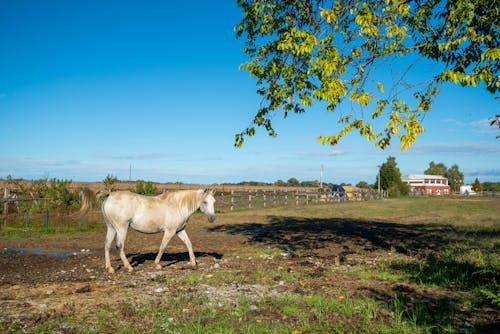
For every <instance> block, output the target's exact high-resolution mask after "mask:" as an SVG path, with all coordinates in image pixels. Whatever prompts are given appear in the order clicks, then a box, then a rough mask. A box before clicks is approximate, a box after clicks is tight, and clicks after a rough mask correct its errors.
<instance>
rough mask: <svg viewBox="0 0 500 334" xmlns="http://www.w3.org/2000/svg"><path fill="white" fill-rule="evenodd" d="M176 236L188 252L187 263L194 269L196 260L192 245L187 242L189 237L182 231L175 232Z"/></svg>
mask: <svg viewBox="0 0 500 334" xmlns="http://www.w3.org/2000/svg"><path fill="white" fill-rule="evenodd" d="M177 236H178V237H179V239H181V240H182V241H183V242H184V244H185V245H186V247H187V249H188V252H189V262H190V263H191V265H192V266H193V267H195V266H196V258H195V257H194V252H193V245H192V244H191V240H189V237H188V235H187V233H186V230H182V231H179V232H177Z"/></svg>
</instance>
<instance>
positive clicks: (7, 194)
mask: <svg viewBox="0 0 500 334" xmlns="http://www.w3.org/2000/svg"><path fill="white" fill-rule="evenodd" d="M9 197H10V190H9V189H7V188H5V189H4V191H3V199H4V202H3V214H4V215H5V216H7V214H8V213H9V201H8V199H9Z"/></svg>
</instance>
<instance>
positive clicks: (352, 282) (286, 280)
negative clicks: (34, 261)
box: [0, 197, 500, 334]
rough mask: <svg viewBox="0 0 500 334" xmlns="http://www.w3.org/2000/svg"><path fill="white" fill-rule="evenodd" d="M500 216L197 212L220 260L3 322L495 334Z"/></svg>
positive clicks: (381, 207) (443, 205)
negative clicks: (28, 319) (212, 219)
mask: <svg viewBox="0 0 500 334" xmlns="http://www.w3.org/2000/svg"><path fill="white" fill-rule="evenodd" d="M499 217H500V200H499V199H495V198H451V197H439V198H428V197H420V198H402V199H388V200H378V201H369V202H344V203H332V204H331V205H330V204H322V205H307V206H305V205H304V206H298V207H296V206H289V207H276V208H253V209H248V210H241V211H237V212H226V213H222V214H220V215H219V217H218V220H217V222H216V224H215V225H209V224H208V223H205V222H204V217H202V216H201V215H198V214H197V215H195V217H193V221H192V223H190V224H191V226H192V227H190V228H191V230H189V229H188V233H190V235H193V237H192V238H191V239H192V241H193V244H194V245H197V246H198V247H197V248H198V251H201V250H202V249H203V247H204V244H203V243H204V242H205V245H206V246H205V247H206V249H204V250H203V251H204V252H206V253H209V252H211V253H213V254H219V256H218V257H217V258H216V259H215V262H214V261H213V260H210V261H211V262H209V260H208V258H206V257H199V260H200V261H201V264H200V266H199V268H198V270H183V269H179V268H177V267H176V265H172V266H170V267H168V268H166V270H165V271H164V272H163V273H161V274H157V275H154V277H153V278H151V277H150V276H148V278H147V280H145V281H141V283H140V284H136V283H130V281H129V282H128V283H127V284H129V285H130V284H132V287H130V289H128V290H126V291H124V292H123V293H124V296H122V298H119V299H116V300H117V301H114V302H113V301H110V302H108V303H99V305H100V306H96V307H95V308H93V309H92V310H88V312H80V311H77V310H80V308H79V307H78V305H75V304H74V303H78V302H73V304H70V305H69V306H68V309H67V310H66V311H65V312H59V313H57V314H56V315H55V316H51V317H49V318H47V319H45V320H43V321H39V322H38V323H34V324H33V325H32V326H30V327H29V328H24V329H23V328H21V327H16V326H17V325H16V324H15V323H4V324H3V325H2V326H3V327H0V330H2V329H3V330H4V331H9V330H14V331H15V330H20V329H23V330H24V331H26V332H38V333H45V332H59V333H64V332H68V333H69V332H71V333H73V332H80V333H91V332H100V333H163V332H167V333H295V334H298V333H464V332H465V333H468V332H470V333H476V332H477V333H498V328H500V295H499V293H500V288H499V281H500V219H499ZM89 233H90V232H89ZM94 233H96V232H94ZM97 233H99V232H97ZM209 242H211V244H208V243H209ZM195 250H196V246H195ZM143 271H144V270H143ZM140 272H141V269H140V268H139V269H138V270H137V271H136V272H134V273H132V274H128V273H123V272H122V273H120V274H119V277H120V279H121V280H125V281H127V280H138V279H139V277H140ZM148 274H149V273H148ZM103 275H104V274H103ZM120 275H121V276H120ZM146 281H147V282H146ZM115 283H117V282H115ZM115 283H113V284H115ZM103 284H104V283H103ZM118 284H119V283H118ZM134 284H135V285H134ZM139 286H140V287H141V288H140V289H139ZM151 286H154V287H155V289H156V290H155V291H156V292H157V293H152V295H153V296H152V297H151V296H149V295H148V294H147V293H146V292H145V291H149V290H148V289H150V290H151V289H153V288H152V287H151ZM158 286H159V288H158ZM127 293H128V294H129V295H127ZM138 293H139V294H140V293H143V294H144V295H147V296H149V297H144V298H132V297H131V296H130V294H135V295H136V294H138Z"/></svg>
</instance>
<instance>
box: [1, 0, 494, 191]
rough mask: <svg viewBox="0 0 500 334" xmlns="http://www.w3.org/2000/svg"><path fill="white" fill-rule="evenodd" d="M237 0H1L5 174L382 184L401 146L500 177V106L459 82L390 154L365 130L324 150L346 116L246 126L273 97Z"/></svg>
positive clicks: (470, 174) (468, 175)
mask: <svg viewBox="0 0 500 334" xmlns="http://www.w3.org/2000/svg"><path fill="white" fill-rule="evenodd" d="M240 18H241V12H240V10H239V8H238V7H237V6H236V1H190V2H182V1H175V2H173V1H142V2H138V1H62V0H51V1H33V0H29V1H25V0H0V41H1V42H0V117H1V118H0V143H1V144H0V147H1V149H0V178H5V177H7V176H8V175H11V176H12V177H14V178H26V179H38V178H45V177H48V178H59V179H71V180H74V181H101V180H103V179H104V178H105V177H106V175H115V176H116V177H118V178H119V179H123V180H128V179H129V168H130V166H131V167H132V168H131V171H132V173H131V178H132V179H133V180H136V179H142V180H150V181H156V182H185V183H205V184H210V183H222V182H240V181H244V180H254V181H265V182H273V181H276V180H278V179H282V180H288V179H289V178H291V177H295V178H297V179H299V180H302V181H303V180H315V179H316V180H318V179H319V174H320V166H321V165H323V169H324V174H323V175H324V181H326V182H334V183H340V182H346V183H357V182H358V181H361V180H364V181H367V182H369V183H372V182H374V181H375V177H376V174H377V170H378V169H377V165H380V164H381V163H383V162H385V161H386V159H387V157H388V156H389V155H391V156H395V157H396V161H397V163H398V166H399V168H400V170H401V172H402V173H403V174H410V173H411V174H418V173H419V174H421V173H423V172H424V170H425V169H426V168H427V167H428V165H429V162H430V161H435V162H443V163H445V164H446V165H447V166H451V165H452V164H458V165H459V167H460V170H461V171H462V172H463V173H464V174H465V180H466V182H468V183H470V182H472V181H473V180H474V178H475V177H478V178H479V179H480V181H482V182H485V181H500V155H499V154H498V153H499V152H500V140H498V139H495V136H496V135H497V134H498V130H495V129H491V128H489V127H488V118H489V117H492V116H493V115H495V113H499V112H500V110H499V102H500V100H495V99H494V98H493V96H492V95H491V94H490V93H487V92H486V91H485V90H484V89H471V88H462V87H459V86H453V85H448V86H445V87H444V88H443V91H442V93H441V95H440V96H439V97H438V99H437V100H436V102H435V104H434V106H433V109H432V110H431V112H430V113H429V114H428V115H427V116H426V118H425V121H424V126H425V128H426V132H425V133H424V134H423V135H421V136H420V138H419V139H418V140H417V143H416V144H414V146H413V147H412V148H411V149H410V150H409V151H405V152H401V151H400V149H399V143H398V142H395V143H394V144H393V145H392V146H391V147H390V148H389V149H386V150H380V149H377V148H375V147H374V145H373V143H369V142H367V141H366V140H365V139H364V138H361V137H359V135H356V134H352V135H350V136H348V137H347V138H345V139H344V140H343V141H342V142H341V143H340V144H339V145H336V146H322V145H320V144H319V143H318V142H317V141H316V139H315V138H316V136H317V135H319V134H324V135H327V134H331V133H333V132H334V131H335V130H338V125H337V124H336V120H337V117H338V116H337V115H336V114H332V113H327V112H325V111H322V110H319V109H313V110H310V111H309V112H308V113H306V114H302V115H291V116H289V117H288V118H287V119H286V120H282V119H281V117H280V115H277V116H276V118H275V128H276V130H277V132H278V134H279V136H278V137H277V138H269V137H268V136H267V134H266V133H265V131H262V130H260V131H257V134H256V136H254V137H252V138H248V139H247V140H246V142H245V145H244V147H243V148H242V149H236V148H234V147H233V140H234V134H235V133H238V132H240V131H241V130H243V129H244V128H245V127H246V126H247V125H249V124H250V121H251V120H252V118H253V115H254V113H255V111H256V109H257V108H258V105H259V101H260V97H259V96H258V95H257V94H256V92H255V91H256V86H255V81H254V79H252V78H250V76H249V74H248V73H247V72H246V71H240V70H238V66H239V65H240V64H241V63H243V62H245V61H246V60H247V58H246V56H245V54H244V53H243V51H242V48H243V40H237V39H236V38H235V34H234V31H233V27H234V25H236V24H237V23H238V22H239V20H240Z"/></svg>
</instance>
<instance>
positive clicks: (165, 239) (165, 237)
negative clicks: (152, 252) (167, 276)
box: [155, 230, 175, 270]
mask: <svg viewBox="0 0 500 334" xmlns="http://www.w3.org/2000/svg"><path fill="white" fill-rule="evenodd" d="M174 234H175V231H171V230H165V232H164V233H163V239H162V240H161V245H160V250H159V251H158V255H156V259H155V264H156V269H158V270H159V269H161V265H160V260H161V257H162V256H163V252H165V248H167V244H168V243H169V241H170V239H172V237H173V236H174Z"/></svg>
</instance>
